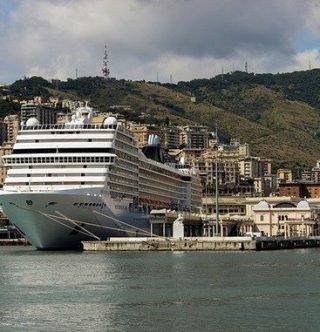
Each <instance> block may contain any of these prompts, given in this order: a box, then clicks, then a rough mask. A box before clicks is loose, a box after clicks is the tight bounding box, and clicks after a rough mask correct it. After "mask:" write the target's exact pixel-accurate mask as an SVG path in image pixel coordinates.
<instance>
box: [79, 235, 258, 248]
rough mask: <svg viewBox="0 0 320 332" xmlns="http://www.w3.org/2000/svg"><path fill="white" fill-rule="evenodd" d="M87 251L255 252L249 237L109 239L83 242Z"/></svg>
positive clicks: (254, 245) (252, 241)
mask: <svg viewBox="0 0 320 332" xmlns="http://www.w3.org/2000/svg"><path fill="white" fill-rule="evenodd" d="M82 244H83V250H88V251H200V250H233V251H235V250H237V251H239V250H256V241H255V240H253V239H252V238H251V237H226V238H221V237H217V238H212V237H192V238H184V239H171V238H170V239H165V238H156V237H149V238H110V239H109V240H108V241H84V242H82Z"/></svg>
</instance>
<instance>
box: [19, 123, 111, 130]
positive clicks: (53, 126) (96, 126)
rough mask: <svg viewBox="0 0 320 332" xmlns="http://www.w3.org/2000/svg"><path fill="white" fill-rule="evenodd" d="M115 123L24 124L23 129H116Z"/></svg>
mask: <svg viewBox="0 0 320 332" xmlns="http://www.w3.org/2000/svg"><path fill="white" fill-rule="evenodd" d="M116 128H117V125H113V124H76V123H75V124H41V125H37V126H27V125H22V126H21V129H22V130H48V129H116Z"/></svg>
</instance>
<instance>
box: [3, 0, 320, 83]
mask: <svg viewBox="0 0 320 332" xmlns="http://www.w3.org/2000/svg"><path fill="white" fill-rule="evenodd" d="M105 44H107V49H108V56H109V69H110V76H111V77H115V78H117V79H122V78H123V79H131V80H146V81H156V80H157V78H158V80H159V81H160V82H170V79H172V82H173V83H176V82H178V81H181V80H183V81H189V80H192V79H196V78H210V77H214V76H216V75H218V74H221V73H222V72H224V73H227V72H230V71H233V70H242V71H244V70H245V63H247V66H248V71H249V72H255V73H266V72H268V73H278V72H292V71H295V70H307V69H309V68H317V67H320V0H267V1H266V0H121V1H120V0H0V45H1V46H0V84H11V83H13V82H14V81H16V80H17V79H22V78H23V77H31V76H42V77H44V78H46V79H52V78H57V79H62V80H65V79H67V78H75V77H76V75H78V77H79V76H102V72H101V68H102V60H103V54H104V48H105Z"/></svg>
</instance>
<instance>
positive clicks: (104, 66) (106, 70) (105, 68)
mask: <svg viewBox="0 0 320 332" xmlns="http://www.w3.org/2000/svg"><path fill="white" fill-rule="evenodd" d="M108 63H109V59H108V50H107V44H105V45H104V56H103V63H102V73H103V76H104V78H105V79H106V80H108V79H109V75H110V69H109V65H108Z"/></svg>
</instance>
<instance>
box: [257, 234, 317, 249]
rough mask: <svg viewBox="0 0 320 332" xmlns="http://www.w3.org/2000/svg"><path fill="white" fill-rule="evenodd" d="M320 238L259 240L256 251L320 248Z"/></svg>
mask: <svg viewBox="0 0 320 332" xmlns="http://www.w3.org/2000/svg"><path fill="white" fill-rule="evenodd" d="M319 247H320V236H309V237H292V238H257V241H256V250H258V251H259V250H281V249H298V248H319Z"/></svg>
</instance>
